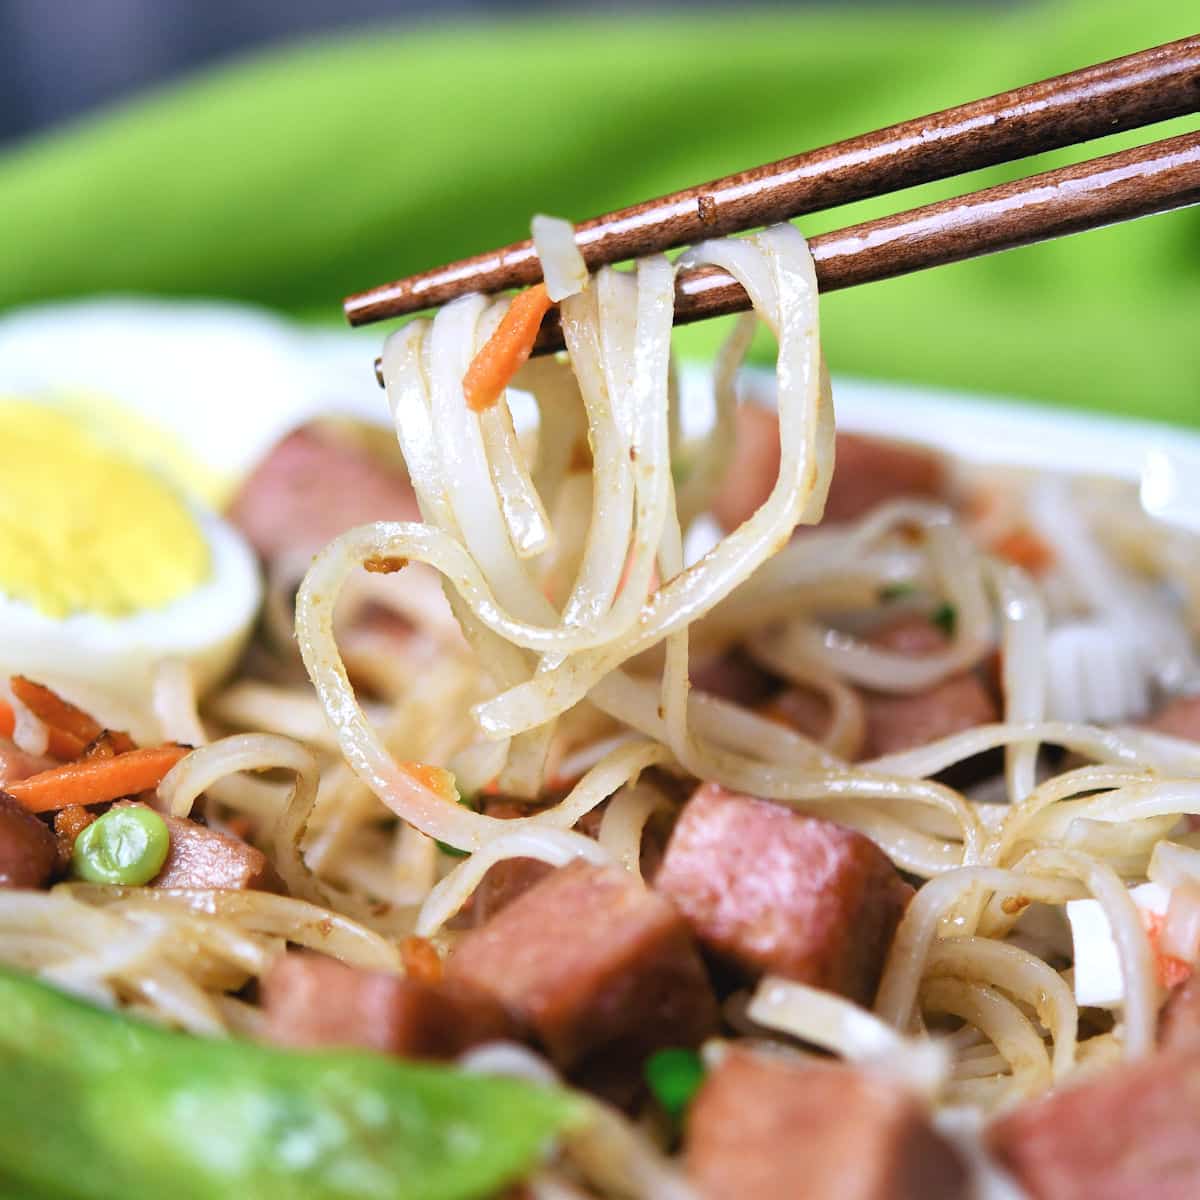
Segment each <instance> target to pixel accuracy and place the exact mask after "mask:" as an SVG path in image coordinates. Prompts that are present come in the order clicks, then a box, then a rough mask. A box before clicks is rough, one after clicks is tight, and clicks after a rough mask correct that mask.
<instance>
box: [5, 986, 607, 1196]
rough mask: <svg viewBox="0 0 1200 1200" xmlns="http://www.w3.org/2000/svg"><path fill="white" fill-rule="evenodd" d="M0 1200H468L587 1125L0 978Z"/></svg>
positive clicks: (378, 1068) (534, 1099) (377, 1058)
mask: <svg viewBox="0 0 1200 1200" xmlns="http://www.w3.org/2000/svg"><path fill="white" fill-rule="evenodd" d="M0 1079H3V1086H0V1164H2V1165H0V1195H6V1194H9V1193H6V1192H5V1191H4V1186H5V1185H7V1187H8V1188H9V1189H10V1190H11V1193H13V1194H17V1195H29V1196H32V1195H37V1196H54V1197H60V1198H62V1200H161V1197H164V1196H170V1197H171V1198H172V1200H230V1198H231V1197H237V1198H238V1200H350V1198H351V1197H353V1198H354V1200H384V1198H385V1197H386V1200H475V1198H476V1197H479V1198H483V1197H490V1196H495V1195H497V1194H498V1193H500V1192H501V1191H502V1190H503V1189H504V1188H505V1187H506V1186H507V1185H509V1184H511V1183H513V1182H515V1181H516V1180H519V1179H521V1178H523V1177H525V1176H526V1175H528V1173H529V1172H530V1171H531V1170H532V1169H533V1168H534V1167H535V1166H536V1165H537V1163H538V1162H539V1161H541V1158H542V1156H543V1154H544V1153H545V1151H546V1149H547V1147H548V1145H549V1144H550V1143H551V1141H552V1140H553V1138H554V1137H555V1135H556V1134H557V1133H559V1132H560V1131H562V1130H564V1129H567V1128H569V1127H572V1126H577V1125H578V1124H579V1123H580V1121H582V1120H583V1119H584V1113H585V1109H584V1107H583V1105H582V1103H581V1102H579V1101H577V1100H575V1099H574V1098H572V1097H571V1096H570V1095H569V1094H568V1093H566V1092H563V1091H560V1090H558V1089H554V1088H544V1087H539V1086H536V1085H534V1084H530V1083H526V1082H524V1081H519V1080H515V1079H500V1078H489V1077H484V1076H475V1075H466V1074H463V1073H461V1072H458V1071H455V1070H453V1069H451V1068H449V1067H440V1066H433V1065H425V1064H415V1063H404V1062H399V1061H397V1060H396V1059H389V1058H386V1057H384V1056H382V1055H374V1054H366V1053H357V1052H351V1051H322V1052H315V1053H297V1052H293V1051H286V1050H280V1049H275V1048H273V1047H268V1046H262V1045H258V1044H255V1043H250V1042H244V1041H235V1040H230V1041H224V1040H214V1039H207V1038H196V1037H192V1036H190V1035H188V1034H182V1033H175V1032H172V1031H170V1030H166V1029H162V1028H160V1027H158V1026H155V1025H151V1024H149V1023H147V1022H144V1021H138V1020H134V1019H132V1018H129V1017H125V1016H122V1015H120V1014H117V1013H112V1012H108V1011H106V1010H103V1009H98V1008H93V1007H91V1006H90V1005H87V1004H84V1003H83V1002H81V1001H79V1000H76V999H74V998H73V997H70V996H67V995H64V994H63V993H61V992H57V991H54V990H53V989H51V988H48V987H46V986H44V985H43V984H41V983H39V982H37V981H35V980H33V979H30V978H28V977H27V976H24V975H18V974H15V973H12V972H9V971H4V970H0Z"/></svg>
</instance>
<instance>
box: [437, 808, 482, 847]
mask: <svg viewBox="0 0 1200 1200" xmlns="http://www.w3.org/2000/svg"><path fill="white" fill-rule="evenodd" d="M458 803H459V804H461V805H462V806H463V808H469V809H470V810H471V811H472V812H478V811H479V805H478V801H477V798H476V797H475V796H472V795H471V794H470V793H468V794H467V795H465V796H461V795H460V796H459V798H458ZM433 840H434V841H435V842H437V838H434V839H433ZM437 848H438V849H439V850H440V851H441V852H442V853H443V854H448V855H449V856H450V857H451V858H469V857H470V855H471V852H470V850H460V849H459V848H458V847H457V846H448V845H446V843H445V842H437Z"/></svg>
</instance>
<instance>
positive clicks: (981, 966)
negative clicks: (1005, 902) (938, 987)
mask: <svg viewBox="0 0 1200 1200" xmlns="http://www.w3.org/2000/svg"><path fill="white" fill-rule="evenodd" d="M938 977H948V978H956V979H965V980H970V981H972V982H977V983H986V984H987V985H988V986H990V987H992V988H994V989H996V990H998V991H1001V992H1006V993H1007V994H1009V995H1010V996H1011V997H1012V998H1013V999H1015V1000H1017V1001H1019V1002H1020V1003H1022V1004H1023V1005H1025V1006H1026V1007H1028V1008H1029V1009H1031V1010H1032V1011H1033V1012H1035V1013H1036V1014H1037V1018H1038V1021H1039V1022H1040V1023H1041V1024H1042V1025H1043V1026H1045V1028H1046V1029H1048V1030H1049V1031H1050V1034H1051V1036H1052V1038H1053V1039H1054V1050H1053V1058H1052V1073H1053V1078H1054V1081H1055V1082H1056V1083H1059V1082H1061V1081H1062V1080H1063V1079H1065V1078H1066V1076H1067V1074H1068V1073H1069V1072H1070V1071H1071V1069H1072V1068H1073V1067H1074V1065H1075V1044H1076V1034H1077V1029H1078V1022H1079V1014H1078V1009H1077V1008H1076V1005H1075V998H1074V996H1073V995H1072V994H1071V988H1070V986H1069V985H1068V984H1067V983H1066V981H1065V980H1064V979H1063V978H1062V976H1061V975H1059V973H1058V972H1057V971H1055V970H1054V968H1053V967H1051V966H1049V965H1048V964H1046V963H1045V962H1043V961H1042V960H1041V959H1040V958H1036V957H1035V956H1033V955H1032V954H1030V953H1028V952H1027V951H1024V950H1021V949H1019V948H1018V947H1016V946H1012V945H1009V944H1008V943H1006V942H1000V941H995V940H993V939H991V938H980V937H962V938H943V939H942V940H940V941H937V942H935V943H934V945H933V946H932V948H931V949H930V952H929V957H928V959H927V961H926V965H925V978H926V980H928V979H931V978H938Z"/></svg>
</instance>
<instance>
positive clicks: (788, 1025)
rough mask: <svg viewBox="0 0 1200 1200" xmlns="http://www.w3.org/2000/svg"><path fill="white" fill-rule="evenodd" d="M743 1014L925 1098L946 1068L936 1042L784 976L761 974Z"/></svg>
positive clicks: (931, 1095)
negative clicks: (910, 1035)
mask: <svg viewBox="0 0 1200 1200" xmlns="http://www.w3.org/2000/svg"><path fill="white" fill-rule="evenodd" d="M746 1015H747V1016H748V1017H749V1018H750V1020H751V1021H753V1022H754V1023H755V1024H756V1025H761V1026H764V1027H766V1028H767V1029H777V1030H779V1031H780V1032H782V1033H786V1034H789V1035H790V1036H791V1037H795V1038H799V1039H800V1040H801V1041H805V1042H811V1043H812V1044H813V1045H816V1046H821V1047H822V1048H823V1049H825V1050H832V1051H833V1052H834V1053H835V1054H840V1055H841V1056H842V1057H843V1058H846V1059H849V1060H850V1061H851V1062H857V1063H861V1064H863V1065H864V1066H867V1067H870V1068H873V1069H874V1070H876V1071H878V1072H879V1073H880V1074H886V1075H888V1076H889V1077H891V1078H893V1079H895V1080H896V1081H897V1082H899V1083H901V1084H903V1085H904V1086H905V1087H908V1088H910V1089H912V1090H913V1091H915V1092H917V1093H919V1094H920V1095H922V1096H925V1097H927V1098H929V1099H933V1098H934V1097H936V1095H937V1093H938V1092H939V1091H940V1089H941V1086H942V1084H943V1082H944V1081H945V1079H946V1076H947V1072H948V1071H949V1067H950V1056H949V1053H948V1050H947V1048H946V1047H945V1046H944V1045H943V1044H942V1043H941V1042H939V1041H934V1040H932V1039H928V1038H927V1039H921V1040H917V1039H911V1038H907V1037H904V1036H903V1035H902V1034H899V1033H897V1032H896V1030H895V1029H893V1028H892V1026H890V1025H887V1024H885V1023H884V1022H883V1021H881V1020H880V1019H879V1018H878V1017H876V1016H874V1015H873V1014H871V1013H869V1012H867V1011H866V1009H862V1008H859V1007H858V1005H856V1004H853V1003H851V1002H850V1001H849V1000H847V999H845V998H844V997H842V996H838V995H835V994H834V993H833V992H826V991H822V990H821V989H819V988H814V987H809V986H808V985H806V984H802V983H795V982H793V981H791V980H789V979H780V978H778V977H776V976H773V975H767V976H765V977H764V978H763V979H762V980H761V981H760V983H759V985H758V987H757V988H756V989H755V991H754V995H753V997H752V998H751V1000H750V1004H749V1006H748V1007H747V1009H746Z"/></svg>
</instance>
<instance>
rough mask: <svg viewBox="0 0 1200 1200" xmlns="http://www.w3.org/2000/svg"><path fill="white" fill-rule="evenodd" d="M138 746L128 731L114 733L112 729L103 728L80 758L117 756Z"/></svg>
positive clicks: (84, 749) (85, 748)
mask: <svg viewBox="0 0 1200 1200" xmlns="http://www.w3.org/2000/svg"><path fill="white" fill-rule="evenodd" d="M134 749H136V747H135V746H134V744H133V740H132V739H131V738H130V736H129V735H128V734H127V733H120V732H117V733H114V732H113V730H111V729H105V730H102V731H101V733H100V736H99V737H97V738H94V739H93V740H92V741H90V742H88V744H87V745H86V746H85V747H84V748H83V753H82V754H80V755H79V757H80V758H115V757H116V756H117V755H118V754H125V753H127V752H128V751H130V750H134Z"/></svg>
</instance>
